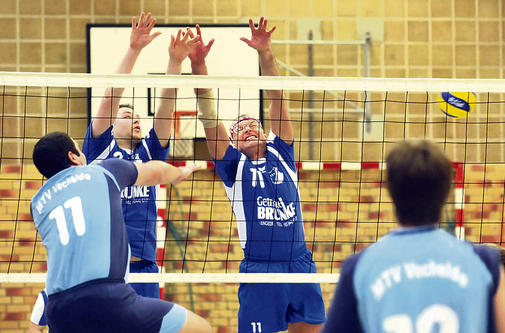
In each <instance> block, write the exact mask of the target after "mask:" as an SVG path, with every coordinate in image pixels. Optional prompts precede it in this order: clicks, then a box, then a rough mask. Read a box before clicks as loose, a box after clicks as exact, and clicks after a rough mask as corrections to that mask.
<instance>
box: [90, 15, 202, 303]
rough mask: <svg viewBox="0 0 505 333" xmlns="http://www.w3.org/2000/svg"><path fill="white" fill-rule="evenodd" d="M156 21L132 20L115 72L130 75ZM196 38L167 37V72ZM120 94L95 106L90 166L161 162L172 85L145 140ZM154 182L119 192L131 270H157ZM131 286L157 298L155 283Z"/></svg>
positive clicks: (175, 70)
mask: <svg viewBox="0 0 505 333" xmlns="http://www.w3.org/2000/svg"><path fill="white" fill-rule="evenodd" d="M155 23H156V19H154V18H152V17H151V13H148V14H147V15H145V14H144V13H142V14H141V15H140V18H139V21H138V23H137V21H136V18H135V17H134V18H133V19H132V32H131V36H130V47H129V48H128V51H127V52H126V55H125V57H124V58H123V60H122V62H121V64H120V66H119V69H118V70H117V73H121V74H126V73H130V72H131V71H132V69H133V66H134V64H135V61H136V60H137V58H138V56H139V54H140V52H141V51H142V49H143V48H144V47H146V46H147V45H149V43H150V42H151V41H152V40H153V39H154V38H156V37H157V36H158V35H159V34H160V33H158V32H156V33H153V34H152V35H151V30H152V29H153V27H154V25H155ZM195 43H196V41H194V40H190V39H189V38H188V35H187V34H186V33H185V32H183V31H182V30H179V31H178V33H177V36H176V37H174V36H171V41H170V46H169V50H168V52H169V55H170V59H169V62H168V67H167V74H180V73H181V63H182V60H184V59H185V58H186V57H187V55H188V53H189V51H190V50H191V49H192V48H194V47H195ZM123 92H124V89H122V88H114V89H113V88H108V89H107V90H106V92H105V95H104V98H103V99H102V102H101V104H100V107H99V109H98V111H97V113H96V114H95V116H94V117H93V120H92V122H91V124H90V126H89V128H88V130H87V132H86V136H85V138H84V143H83V152H84V154H85V155H86V158H87V160H88V162H89V163H90V164H93V163H97V162H100V161H102V160H104V159H107V158H120V159H126V160H133V161H143V162H146V161H149V160H160V161H166V160H167V158H168V152H169V138H170V134H171V128H172V123H173V117H174V116H173V111H174V106H175V98H176V94H177V92H176V89H163V90H162V93H161V98H160V103H159V107H158V110H157V111H156V114H155V116H154V120H153V128H151V130H150V131H149V134H147V135H146V136H145V137H144V138H142V130H141V127H140V119H139V116H138V114H135V113H134V110H133V106H131V105H119V102H120V98H121V96H122V94H123ZM157 191H158V188H157V187H156V186H132V187H127V188H126V189H124V190H123V191H122V192H121V198H122V205H123V215H124V218H125V221H126V230H127V232H128V240H129V242H130V247H131V255H132V256H131V260H132V262H131V264H130V272H132V273H157V272H158V266H157V265H156V220H157V215H158V211H157V207H156V196H157ZM132 287H133V288H134V289H135V291H136V292H137V293H138V294H139V295H142V296H147V297H154V298H159V297H160V291H159V284H158V283H133V284H132Z"/></svg>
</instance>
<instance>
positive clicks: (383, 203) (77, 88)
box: [0, 73, 505, 327]
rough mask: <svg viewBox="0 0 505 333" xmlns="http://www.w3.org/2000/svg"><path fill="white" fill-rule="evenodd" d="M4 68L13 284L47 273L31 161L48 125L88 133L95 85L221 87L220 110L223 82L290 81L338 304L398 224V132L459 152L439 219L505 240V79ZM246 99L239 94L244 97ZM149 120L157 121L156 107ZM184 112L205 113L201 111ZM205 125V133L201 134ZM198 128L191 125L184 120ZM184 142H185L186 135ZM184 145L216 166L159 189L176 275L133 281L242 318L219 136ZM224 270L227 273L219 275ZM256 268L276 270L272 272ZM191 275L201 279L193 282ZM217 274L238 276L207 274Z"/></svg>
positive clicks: (316, 242)
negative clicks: (353, 271) (347, 267)
mask: <svg viewBox="0 0 505 333" xmlns="http://www.w3.org/2000/svg"><path fill="white" fill-rule="evenodd" d="M0 78H1V79H2V82H4V85H3V86H1V87H0V93H1V96H0V133H1V136H0V156H1V160H0V168H1V174H0V278H1V281H2V282H43V281H44V278H45V275H44V274H43V273H45V271H46V257H45V256H46V254H45V250H44V247H43V246H42V244H41V239H40V236H38V234H37V232H36V230H35V228H34V225H33V222H32V219H31V215H30V208H29V205H30V199H31V197H32V196H33V195H34V194H35V193H36V191H37V190H38V189H39V188H40V186H41V185H42V184H43V182H44V180H43V179H42V177H41V176H40V174H39V173H38V172H37V170H36V169H35V167H34V166H33V164H32V162H31V152H32V149H33V146H34V144H35V142H36V141H37V140H38V139H39V138H40V137H41V136H43V135H44V134H46V133H49V132H52V131H56V130H58V131H63V132H66V133H68V134H69V135H71V136H72V137H74V138H75V139H76V140H77V141H78V142H79V143H82V139H83V137H84V133H85V131H86V128H87V126H88V103H89V98H92V99H95V98H96V99H100V98H101V96H99V95H94V96H91V97H90V96H89V95H88V89H87V88H89V87H92V86H93V87H95V86H97V87H103V86H112V85H113V86H118V87H124V86H126V87H131V86H134V87H135V89H138V88H147V87H156V88H157V89H159V88H162V87H167V86H174V87H175V86H177V87H179V86H181V87H182V86H184V87H213V88H215V89H216V93H215V96H216V103H217V105H218V110H219V103H220V100H219V93H218V91H219V90H220V89H232V88H233V89H236V90H237V91H238V93H237V96H240V93H239V91H240V89H259V88H270V89H283V90H284V91H285V93H284V98H285V99H286V101H287V105H288V107H289V110H290V115H291V118H292V124H293V126H294V129H295V152H296V163H297V167H298V178H299V188H300V195H301V206H302V212H303V220H304V227H305V238H306V243H307V246H308V248H309V249H311V250H312V251H313V259H314V261H315V263H316V266H317V269H318V274H319V273H320V274H319V275H318V277H320V280H318V281H321V282H325V283H324V284H323V285H322V289H323V295H324V298H325V301H326V302H329V299H330V297H331V294H332V292H333V290H334V285H332V283H334V282H335V281H336V279H337V278H338V272H339V267H340V264H341V262H342V261H343V259H344V258H345V257H347V256H348V255H350V254H353V253H355V252H356V251H359V250H361V249H363V248H365V247H367V246H368V245H370V244H372V243H373V242H375V241H376V240H377V239H378V238H379V237H381V236H382V235H384V234H386V233H387V232H388V231H389V230H391V229H392V228H394V227H395V226H396V221H395V217H394V211H393V207H392V203H391V200H390V198H389V195H388V194H387V191H386V188H385V174H384V170H385V168H386V167H387V166H385V165H384V164H383V163H382V162H383V160H384V157H385V156H386V154H387V152H388V151H389V149H390V148H391V147H392V146H393V145H394V144H395V143H397V142H398V141H400V140H403V139H406V138H408V139H414V138H428V139H431V140H433V141H435V142H436V143H438V144H439V145H440V147H441V148H442V149H443V150H444V151H445V152H446V154H447V155H448V156H449V157H450V158H451V159H452V160H453V161H454V162H455V164H454V167H455V171H456V172H455V179H454V185H455V186H454V189H453V191H452V193H451V195H450V197H449V201H448V203H447V205H446V206H445V207H444V215H443V219H442V221H441V223H440V227H442V228H446V229H448V230H451V231H457V232H459V233H460V234H459V236H460V237H463V236H464V238H466V239H467V240H469V241H471V242H476V243H488V242H492V243H496V244H502V242H504V240H505V236H504V235H503V231H504V229H503V223H502V221H503V217H504V213H503V207H504V203H503V200H504V199H503V198H504V194H505V187H504V184H505V164H504V161H505V156H504V155H505V149H503V144H504V137H505V133H504V131H505V122H504V121H503V119H505V117H504V110H505V100H504V99H503V92H505V86H504V84H503V82H499V81H496V80H482V81H478V80H465V81H461V80H409V79H403V80H387V79H381V80H373V79H368V80H367V79H361V80H356V79H327V78H322V79H314V78H310V79H300V78H297V79H293V78H259V79H256V78H254V79H253V78H232V79H230V78H219V77H205V78H201V77H191V76H185V77H184V78H183V79H184V80H181V79H180V78H178V77H170V78H168V79H167V77H166V76H163V80H161V78H157V77H156V76H154V77H153V76H149V77H143V76H137V77H136V76H130V77H126V78H125V77H123V76H107V77H102V76H92V75H80V76H79V75H67V77H66V78H65V77H64V76H59V75H57V74H54V75H46V76H44V75H41V74H16V75H14V74H12V73H5V74H2V75H0ZM447 87H450V89H451V90H454V91H468V92H475V94H476V102H475V105H473V110H472V111H471V112H470V113H469V115H468V116H467V117H466V118H461V119H455V118H451V117H448V116H447V115H446V114H445V113H444V112H442V110H441V109H440V106H439V105H438V101H437V99H438V96H439V94H440V91H444V90H447ZM135 89H134V90H133V91H134V92H135ZM133 94H134V93H133ZM154 95H155V96H156V95H159V94H154ZM130 97H131V98H135V99H136V100H138V99H142V98H144V97H141V96H135V95H133V96H130ZM185 98H193V99H194V97H185ZM241 102H242V101H241V100H240V97H238V98H237V100H236V103H237V105H240V103H241ZM260 104H261V105H262V106H263V107H264V109H265V111H264V114H263V115H264V124H265V127H266V129H267V130H268V121H269V119H268V105H269V101H268V100H267V99H266V98H265V99H264V100H263V103H260ZM194 105H195V106H196V101H194ZM176 111H177V110H176ZM184 111H187V110H184ZM236 115H237V116H238V115H239V113H238V111H237V114H236ZM141 117H143V120H144V121H145V122H146V123H147V124H149V122H151V124H152V117H151V116H149V115H147V114H146V115H144V116H141ZM186 117H189V118H191V117H194V113H192V114H189V115H186ZM193 120H194V119H193ZM225 120H228V121H232V120H234V119H225ZM194 124H197V122H196V121H195V122H194ZM195 126H196V125H195ZM195 126H193V128H194V132H193V133H194V135H193V136H196V135H197V128H196V127H195ZM191 127H192V126H187V128H186V130H189V129H190V128H191ZM175 132H176V131H175ZM145 133H146V126H144V134H145ZM179 134H180V133H179ZM178 139H180V141H181V142H182V141H183V142H184V143H183V144H182V145H180V144H181V143H180V142H178ZM200 142H201V141H200ZM189 144H190V145H191V151H187V150H184V146H183V145H189ZM193 144H194V147H195V149H194V151H193ZM172 145H173V147H177V145H180V146H179V147H181V148H174V149H182V150H183V151H181V150H178V153H177V154H171V155H170V157H169V162H170V163H173V164H175V165H182V164H184V163H187V162H194V161H196V162H198V163H201V164H202V165H203V166H205V169H204V170H202V171H199V172H197V173H196V174H195V175H194V177H193V178H192V179H190V180H189V181H186V182H184V183H182V184H180V185H178V186H176V187H173V186H166V187H164V188H162V193H163V195H162V196H160V197H159V198H158V206H159V207H160V206H161V207H162V209H160V211H159V215H160V216H159V217H160V221H159V228H158V250H159V253H161V255H159V256H158V259H159V261H158V264H159V265H160V266H162V267H163V272H164V274H165V275H155V276H154V277H147V278H146V277H145V276H141V275H139V276H132V280H136V279H139V280H142V279H147V280H149V279H153V278H154V279H158V280H160V281H163V282H164V283H167V282H178V283H177V284H171V283H167V284H164V290H165V294H166V295H167V298H169V299H172V300H174V301H177V302H178V303H181V304H182V305H185V306H187V307H188V308H190V309H192V310H193V311H196V312H197V313H199V314H202V315H204V316H205V317H207V318H214V319H212V320H214V321H215V322H219V323H220V325H223V326H228V327H233V326H234V325H236V323H235V321H236V311H237V309H238V302H237V301H236V293H237V288H238V284H237V282H241V281H242V282H244V281H246V280H247V277H244V276H242V275H238V274H235V273H237V272H238V266H239V264H240V261H241V260H242V258H243V252H242V249H241V246H240V240H239V238H238V235H237V230H236V222H235V218H234V215H233V213H232V210H231V206H230V203H229V201H228V199H227V197H226V193H225V190H224V187H223V184H222V181H221V180H220V179H219V177H218V176H217V174H216V173H215V172H214V169H213V168H212V163H211V162H210V160H209V158H208V153H207V150H206V149H207V147H206V146H205V145H203V146H202V145H200V146H199V145H198V142H194V141H193V140H191V139H189V140H188V138H187V137H182V136H181V137H179V138H176V140H175V141H174V142H173V143H172ZM187 149H189V148H187ZM463 226H464V228H463V229H461V227H463ZM18 273H21V275H17V274H18ZM39 273H42V274H39ZM174 273H176V274H174ZM190 273H196V275H194V274H190ZM214 273H219V274H224V275H219V276H218V277H216V276H213V275H212V274H214ZM328 273H332V274H328ZM185 274H186V275H185ZM293 275H294V277H292V276H289V277H287V276H280V280H275V281H289V282H303V281H307V280H310V279H311V277H306V276H305V277H304V276H296V274H293ZM254 278H256V279H259V281H265V282H266V281H273V280H272V279H273V278H272V277H271V276H259V277H254ZM312 278H313V277H312ZM187 281H192V282H199V283H184V282H187ZM215 281H220V282H227V283H209V282H215ZM310 281H313V280H310ZM255 282H258V280H255ZM210 304H212V306H211V305H210ZM216 304H219V305H216ZM209 309H215V311H214V310H209ZM205 311H207V312H205Z"/></svg>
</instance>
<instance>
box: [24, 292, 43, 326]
mask: <svg viewBox="0 0 505 333" xmlns="http://www.w3.org/2000/svg"><path fill="white" fill-rule="evenodd" d="M46 304H47V293H46V289H43V290H41V291H40V293H39V295H38V296H37V300H36V301H35V305H34V306H33V310H32V315H31V316H30V322H29V324H28V332H29V333H39V332H44V329H45V328H46V326H47V317H46V313H45V309H46Z"/></svg>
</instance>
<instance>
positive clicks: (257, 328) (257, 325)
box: [251, 321, 261, 333]
mask: <svg viewBox="0 0 505 333" xmlns="http://www.w3.org/2000/svg"><path fill="white" fill-rule="evenodd" d="M251 326H252V331H253V333H261V322H260V321H258V322H254V321H253V322H252V323H251Z"/></svg>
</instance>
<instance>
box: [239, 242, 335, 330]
mask: <svg viewBox="0 0 505 333" xmlns="http://www.w3.org/2000/svg"><path fill="white" fill-rule="evenodd" d="M245 271H247V272H248V273H316V265H315V264H314V262H313V261H312V253H310V251H308V250H307V253H306V254H304V255H303V256H301V257H300V258H298V259H296V260H295V261H293V262H291V263H283V262H267V261H251V260H245V259H244V260H243V261H242V263H241V264H240V272H241V273H243V272H245ZM238 299H239V302H240V309H239V312H238V331H239V333H246V332H247V333H251V332H256V333H258V332H263V333H266V332H278V331H284V330H286V329H287V328H288V324H289V323H297V322H305V323H309V324H314V325H316V324H322V323H324V322H325V320H326V314H325V308H324V300H323V295H322V293H321V286H320V285H319V283H241V284H240V288H239V291H238Z"/></svg>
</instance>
